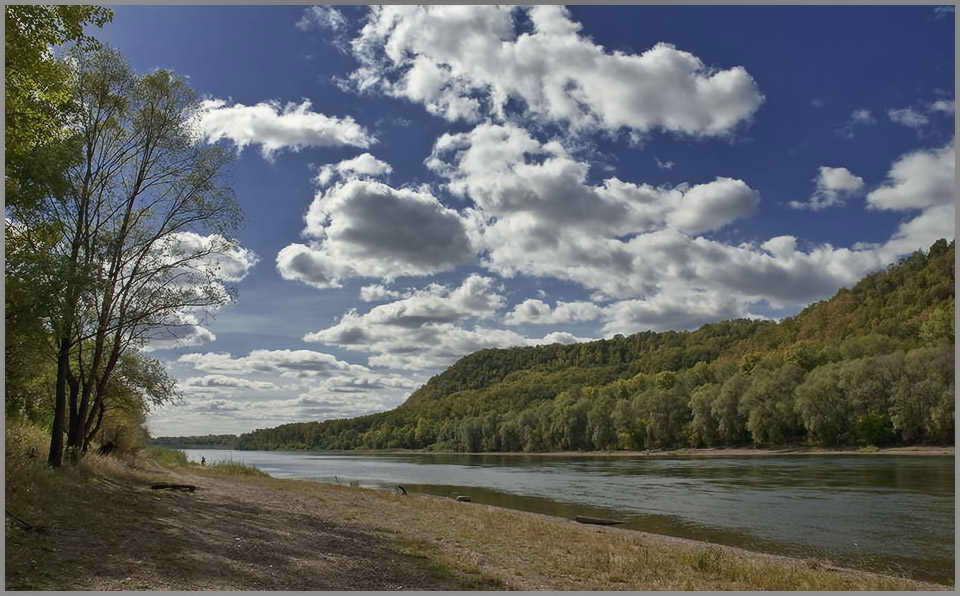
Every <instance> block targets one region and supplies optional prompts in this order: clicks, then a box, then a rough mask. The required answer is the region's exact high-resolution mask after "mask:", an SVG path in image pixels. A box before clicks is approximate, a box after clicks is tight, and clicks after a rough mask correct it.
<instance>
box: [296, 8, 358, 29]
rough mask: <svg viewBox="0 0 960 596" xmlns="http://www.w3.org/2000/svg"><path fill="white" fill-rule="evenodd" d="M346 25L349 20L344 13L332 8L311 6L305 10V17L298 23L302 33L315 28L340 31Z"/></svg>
mask: <svg viewBox="0 0 960 596" xmlns="http://www.w3.org/2000/svg"><path fill="white" fill-rule="evenodd" d="M346 25H347V19H346V18H345V17H344V16H343V13H342V12H340V11H339V10H337V9H336V8H334V7H332V6H311V7H310V8H307V9H304V11H303V16H302V17H300V20H299V21H297V22H296V27H297V29H299V30H301V31H309V30H310V29H312V28H314V27H316V28H318V29H329V30H331V31H339V30H341V29H343V28H344V27H346Z"/></svg>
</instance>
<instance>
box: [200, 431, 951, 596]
mask: <svg viewBox="0 0 960 596" xmlns="http://www.w3.org/2000/svg"><path fill="white" fill-rule="evenodd" d="M186 451H187V453H188V456H189V457H190V458H191V459H192V460H195V461H199V459H200V457H201V456H204V455H205V456H206V457H207V460H208V461H211V462H212V461H216V460H218V459H228V458H233V459H237V460H242V461H244V462H246V463H249V464H253V465H256V466H258V467H260V468H261V469H263V470H264V471H265V472H268V473H269V474H271V475H272V476H276V477H280V478H282V477H297V478H310V479H316V480H320V481H325V482H333V481H335V479H336V480H338V481H340V482H343V483H347V482H352V483H356V484H359V485H360V486H370V487H391V486H395V485H396V484H398V483H402V484H403V485H404V486H406V488H407V489H408V490H410V491H412V492H421V493H428V494H433V495H440V496H455V495H458V494H468V495H470V497H471V498H472V499H473V501H474V502H477V503H485V504H489V505H496V506H500V507H508V508H511V509H520V510H524V511H533V512H537V513H543V514H547V515H554V516H558V517H565V518H572V517H574V516H575V515H591V516H594V517H608V518H617V519H622V520H624V521H625V522H626V523H625V524H624V525H623V526H621V527H624V528H630V529H636V530H643V531H647V532H653V533H657V534H666V535H670V536H678V537H683V538H692V539H696V540H709V541H710V542H714V543H719V544H727V545H730V546H738V547H741V548H746V549H750V550H754V551H762V552H771V553H777V554H786V555H791V556H799V557H826V558H829V559H831V560H832V561H834V562H835V563H837V564H840V565H846V566H851V567H859V568H863V569H870V570H876V571H885V572H893V573H902V574H905V575H907V576H909V577H914V578H917V579H924V580H931V581H938V582H942V583H952V582H953V576H954V568H955V564H954V507H955V503H954V498H955V497H954V472H955V471H954V458H953V457H949V456H947V457H937V456H924V457H907V456H900V457H897V456H856V455H852V456H802V455H801V456H770V457H756V456H743V457H726V456H723V457H669V458H668V457H656V458H644V457H639V458H626V457H616V458H607V457H596V458H590V457H576V458H565V457H544V456H535V455H529V456H503V455H455V454H445V455H430V454H402V455H325V454H317V453H281V452H262V451H261V452H258V451H232V452H231V451H214V450H186Z"/></svg>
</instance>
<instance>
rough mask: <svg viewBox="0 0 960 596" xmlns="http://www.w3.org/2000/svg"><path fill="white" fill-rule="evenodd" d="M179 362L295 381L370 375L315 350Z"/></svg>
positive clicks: (191, 357)
mask: <svg viewBox="0 0 960 596" xmlns="http://www.w3.org/2000/svg"><path fill="white" fill-rule="evenodd" d="M177 362H179V363H181V364H186V365H189V366H191V367H193V368H195V369H197V370H201V371H204V372H209V373H219V374H253V373H260V374H275V375H278V376H281V377H293V378H308V377H332V376H337V375H340V376H342V375H363V374H366V373H369V372H370V369H368V368H367V367H365V366H362V365H359V364H350V363H348V362H344V361H342V360H337V358H336V357H335V356H333V355H331V354H326V353H323V352H315V351H312V350H253V351H252V352H250V353H249V354H248V355H246V356H240V357H236V358H235V357H233V356H231V355H230V354H229V353H226V352H223V353H220V352H205V353H197V354H184V355H183V356H180V357H179V358H178V359H177Z"/></svg>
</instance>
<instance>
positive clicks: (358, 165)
mask: <svg viewBox="0 0 960 596" xmlns="http://www.w3.org/2000/svg"><path fill="white" fill-rule="evenodd" d="M392 171H393V167H392V166H391V165H390V164H388V163H387V162H385V161H381V160H379V159H377V158H376V157H374V156H372V155H370V154H369V153H362V154H360V155H358V156H356V157H354V158H352V159H345V160H343V161H341V162H339V163H336V164H328V165H325V166H323V167H322V168H320V172H319V173H318V174H317V177H316V178H314V180H315V182H316V183H317V185H319V186H326V185H328V184H330V182H331V181H332V180H334V179H336V178H341V179H344V180H354V179H359V178H363V177H377V176H385V175H387V174H389V173H390V172H392Z"/></svg>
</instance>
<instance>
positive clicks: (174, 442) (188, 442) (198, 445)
mask: <svg viewBox="0 0 960 596" xmlns="http://www.w3.org/2000/svg"><path fill="white" fill-rule="evenodd" d="M236 444H237V435H202V436H197V437H156V438H153V439H150V445H152V446H156V447H169V448H171V449H204V448H206V449H233V448H234V447H236Z"/></svg>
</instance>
